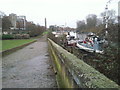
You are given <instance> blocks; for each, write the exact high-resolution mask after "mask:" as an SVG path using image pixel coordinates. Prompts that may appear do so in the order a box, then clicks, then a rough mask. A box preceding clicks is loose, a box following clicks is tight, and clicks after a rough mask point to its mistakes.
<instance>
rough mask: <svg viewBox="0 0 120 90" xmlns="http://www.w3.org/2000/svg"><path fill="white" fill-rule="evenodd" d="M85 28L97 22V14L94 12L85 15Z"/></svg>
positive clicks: (93, 25) (91, 26)
mask: <svg viewBox="0 0 120 90" xmlns="http://www.w3.org/2000/svg"><path fill="white" fill-rule="evenodd" d="M86 22H87V28H93V27H95V26H96V24H97V16H96V15H95V14H89V15H88V16H87V17H86Z"/></svg>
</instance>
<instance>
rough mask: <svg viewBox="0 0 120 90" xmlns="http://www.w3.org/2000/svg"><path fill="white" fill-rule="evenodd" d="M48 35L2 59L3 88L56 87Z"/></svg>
mask: <svg viewBox="0 0 120 90" xmlns="http://www.w3.org/2000/svg"><path fill="white" fill-rule="evenodd" d="M47 50H48V47H47V42H46V36H43V37H42V38H40V39H39V40H38V41H37V42H35V43H33V44H31V45H28V46H26V47H24V48H23V49H20V50H18V51H16V52H14V53H12V54H10V55H8V56H5V57H3V60H2V70H3V72H2V87H3V88H55V87H57V85H56V79H55V74H54V72H53V69H52V66H51V60H50V58H49V54H48V51H47Z"/></svg>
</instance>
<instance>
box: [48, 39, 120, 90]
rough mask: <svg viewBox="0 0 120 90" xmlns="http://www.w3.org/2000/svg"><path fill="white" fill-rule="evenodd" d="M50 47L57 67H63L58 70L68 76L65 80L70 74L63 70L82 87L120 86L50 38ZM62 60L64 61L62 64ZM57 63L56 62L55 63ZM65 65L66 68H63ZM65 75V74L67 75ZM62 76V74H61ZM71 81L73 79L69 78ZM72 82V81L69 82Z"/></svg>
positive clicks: (64, 80)
mask: <svg viewBox="0 0 120 90" xmlns="http://www.w3.org/2000/svg"><path fill="white" fill-rule="evenodd" d="M48 43H49V47H50V50H51V52H52V53H51V55H52V56H53V59H55V62H57V66H56V68H58V69H62V70H58V73H61V72H62V73H65V75H66V77H67V78H64V79H63V82H66V80H67V79H68V78H69V75H67V74H66V72H63V71H69V73H70V74H71V77H70V78H72V79H73V80H75V82H76V84H77V85H76V86H78V87H81V88H120V86H119V85H117V84H116V83H115V82H113V81H112V80H110V79H108V78H107V77H105V76H104V75H103V74H101V73H100V72H98V71H97V70H95V69H94V68H92V67H91V66H89V65H88V64H86V63H85V62H83V61H82V60H80V59H78V58H77V57H76V56H74V55H73V54H71V53H69V52H67V51H66V50H64V49H63V48H62V47H60V46H59V45H57V44H56V43H54V42H53V41H52V40H50V39H48ZM59 55H60V56H61V57H62V61H61V59H60V58H59ZM60 62H64V64H61V63H60ZM55 64H56V63H55ZM62 66H63V67H65V68H64V69H65V70H64V69H63V68H62ZM65 75H63V76H65ZM61 77H62V75H61ZM67 81H71V80H67ZM68 83H71V82H68Z"/></svg>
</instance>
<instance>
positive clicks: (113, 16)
mask: <svg viewBox="0 0 120 90" xmlns="http://www.w3.org/2000/svg"><path fill="white" fill-rule="evenodd" d="M106 13H107V16H108V17H107V19H108V23H109V24H114V23H115V20H116V19H117V17H116V11H115V10H108V11H107V12H102V13H101V17H102V18H103V23H105V15H106Z"/></svg>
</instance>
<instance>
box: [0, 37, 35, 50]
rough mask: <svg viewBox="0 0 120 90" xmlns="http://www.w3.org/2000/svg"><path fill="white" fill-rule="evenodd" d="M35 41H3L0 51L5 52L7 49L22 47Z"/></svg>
mask: <svg viewBox="0 0 120 90" xmlns="http://www.w3.org/2000/svg"><path fill="white" fill-rule="evenodd" d="M34 40H35V39H22V40H2V48H0V51H4V50H7V49H11V48H15V47H18V46H21V45H23V44H26V43H29V42H32V41H34Z"/></svg>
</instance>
